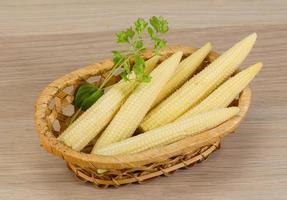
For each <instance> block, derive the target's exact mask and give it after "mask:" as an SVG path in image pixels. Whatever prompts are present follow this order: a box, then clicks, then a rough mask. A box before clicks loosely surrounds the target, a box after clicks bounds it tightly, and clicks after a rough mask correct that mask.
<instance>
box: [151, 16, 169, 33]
mask: <svg viewBox="0 0 287 200" xmlns="http://www.w3.org/2000/svg"><path fill="white" fill-rule="evenodd" d="M149 23H150V24H151V25H152V27H153V28H154V29H155V31H156V32H158V33H166V32H167V31H168V30H169V27H168V22H167V20H166V19H164V18H163V17H162V16H160V17H156V16H153V17H151V18H150V19H149Z"/></svg>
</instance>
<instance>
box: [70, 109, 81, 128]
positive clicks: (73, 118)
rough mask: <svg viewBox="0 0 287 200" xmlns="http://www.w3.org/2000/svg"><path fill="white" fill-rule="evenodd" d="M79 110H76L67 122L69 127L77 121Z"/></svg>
mask: <svg viewBox="0 0 287 200" xmlns="http://www.w3.org/2000/svg"><path fill="white" fill-rule="evenodd" d="M81 112H82V111H81V109H79V110H77V112H75V113H74V114H73V116H72V119H71V120H70V122H69V126H70V125H71V124H72V123H73V122H74V121H75V120H76V119H77V117H78V116H79V115H80V114H81Z"/></svg>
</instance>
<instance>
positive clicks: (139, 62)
mask: <svg viewBox="0 0 287 200" xmlns="http://www.w3.org/2000/svg"><path fill="white" fill-rule="evenodd" d="M134 59H135V64H134V67H133V69H134V72H135V75H136V79H137V80H139V81H141V80H142V78H143V76H144V69H145V62H144V59H143V58H142V57H140V56H139V55H138V54H137V55H135V57H134Z"/></svg>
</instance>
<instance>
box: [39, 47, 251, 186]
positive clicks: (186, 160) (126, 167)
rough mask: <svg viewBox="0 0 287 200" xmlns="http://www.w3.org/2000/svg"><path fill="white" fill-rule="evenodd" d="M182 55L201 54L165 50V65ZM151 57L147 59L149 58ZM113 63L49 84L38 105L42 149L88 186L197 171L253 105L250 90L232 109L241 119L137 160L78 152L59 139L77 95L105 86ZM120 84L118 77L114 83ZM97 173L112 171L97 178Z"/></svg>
mask: <svg viewBox="0 0 287 200" xmlns="http://www.w3.org/2000/svg"><path fill="white" fill-rule="evenodd" d="M178 50H180V51H183V53H184V56H185V57H186V56H188V55H190V54H192V53H193V52H194V51H195V50H196V49H194V48H191V47H185V46H172V47H166V48H165V49H163V50H162V51H161V55H162V60H163V59H165V58H166V57H168V56H170V55H171V54H172V53H174V52H176V51H178ZM151 55H152V53H151V52H150V51H147V52H146V53H145V54H144V58H145V59H148V58H150V57H151ZM217 57H218V54H216V53H214V52H211V53H210V54H209V55H208V56H207V58H206V59H205V61H204V62H203V67H204V66H206V65H207V64H209V63H210V62H212V61H214V60H215V59H216V58H217ZM112 66H113V62H112V61H111V60H104V61H102V62H99V63H96V64H93V65H89V66H87V67H84V68H81V69H79V70H76V71H73V72H71V73H69V74H67V75H65V76H63V77H61V78H59V79H57V80H55V81H54V82H52V83H51V84H49V85H48V86H47V87H46V88H45V89H44V90H43V92H42V93H41V95H40V96H39V98H38V100H37V103H36V112H35V123H36V128H37V132H38V134H39V136H40V141H41V145H42V146H43V147H44V148H45V149H46V150H47V151H48V152H50V153H52V154H54V155H56V156H58V157H60V158H62V159H63V160H65V161H66V162H67V165H68V167H69V169H70V170H71V171H73V172H74V173H75V175H76V176H77V177H78V178H80V179H81V180H83V181H85V182H91V183H94V184H95V185H96V186H98V187H108V186H120V185H124V184H129V183H134V182H138V183H141V182H143V181H145V180H147V179H151V178H154V177H158V176H161V175H169V174H170V173H172V172H174V171H176V170H177V169H180V168H186V167H190V166H193V165H194V164H195V163H199V162H201V161H203V160H205V159H206V158H207V157H208V156H209V155H210V154H211V153H213V152H214V151H215V150H217V149H218V148H219V145H220V140H221V138H223V137H224V136H226V135H228V134H229V133H232V132H233V131H234V130H235V129H236V128H237V127H238V125H239V124H240V122H241V121H242V120H243V118H244V117H245V115H246V113H247V110H248V108H249V105H250V101H251V90H250V88H249V87H247V88H246V89H245V90H244V91H243V92H241V94H240V95H239V97H238V99H237V100H236V101H234V102H233V103H232V104H233V105H236V106H238V107H239V108H240V113H239V114H238V115H237V116H235V117H233V118H231V119H230V120H228V121H226V122H224V123H223V124H221V125H219V126H217V127H215V128H213V129H211V130H208V131H205V132H202V133H200V134H198V135H195V136H192V137H187V138H184V139H182V140H180V141H178V142H175V143H172V144H170V145H167V146H165V147H159V148H154V149H150V150H147V151H144V152H140V153H136V154H132V155H124V156H123V155H119V156H99V155H92V154H88V153H85V152H87V151H88V149H89V148H91V145H90V146H88V147H86V149H84V151H83V152H77V151H74V150H72V149H70V148H69V147H67V146H66V145H64V144H63V143H61V142H60V141H58V140H57V136H58V135H59V134H60V133H61V132H62V131H63V130H65V128H66V127H67V125H68V124H69V121H70V119H71V115H72V114H73V113H74V112H75V109H74V106H73V104H72V103H73V98H74V92H75V90H76V89H77V88H78V86H79V85H80V84H82V83H84V82H86V81H88V82H93V83H95V84H100V83H101V81H102V80H103V77H105V75H106V73H107V71H108V70H109V69H111V68H112ZM113 80H114V81H117V80H118V79H117V78H116V77H115V78H114V79H113ZM97 169H108V171H106V172H104V173H98V172H97V171H98V170H97Z"/></svg>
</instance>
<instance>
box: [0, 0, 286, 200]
mask: <svg viewBox="0 0 287 200" xmlns="http://www.w3.org/2000/svg"><path fill="white" fill-rule="evenodd" d="M152 15H163V16H165V17H166V18H167V19H168V20H169V22H170V25H171V30H172V31H171V32H170V33H169V34H168V41H169V42H170V43H172V44H186V45H191V46H194V47H199V46H200V45H202V44H204V43H205V42H206V41H210V42H212V43H213V45H214V50H216V51H218V52H222V51H223V50H225V49H227V48H228V47H230V46H231V45H232V44H234V43H235V42H236V41H238V40H239V39H241V38H243V37H244V36H246V35H248V34H249V33H251V32H257V33H258V35H259V37H258V41H257V44H256V46H255V48H254V50H253V51H252V53H251V54H250V56H249V57H248V59H247V60H246V62H245V63H244V66H246V65H249V64H252V63H255V62H257V61H262V62H263V63H264V69H263V71H261V73H260V74H259V76H258V77H257V78H256V80H255V81H254V82H253V84H252V89H253V91H254V98H253V102H252V107H251V110H250V112H249V115H248V118H247V119H246V120H245V122H244V123H243V124H242V125H241V126H240V128H239V129H238V130H237V132H236V134H235V135H232V136H230V137H228V138H226V139H225V140H224V142H223V145H222V149H221V150H220V151H217V152H216V153H215V154H213V155H212V156H211V157H210V158H209V159H208V160H207V161H206V162H203V163H202V164H199V165H197V166H195V167H193V168H190V169H188V170H180V171H178V172H177V173H175V174H174V175H173V176H171V177H161V178H157V179H154V180H152V181H148V182H146V183H145V184H143V185H137V184H133V185H129V186H126V187H122V188H119V189H108V190H97V189H95V188H93V187H92V186H91V185H87V184H83V183H81V182H79V181H77V180H76V179H75V178H74V177H73V175H72V174H71V173H70V172H69V171H68V170H67V169H66V166H65V164H64V162H63V161H62V160H60V159H58V158H56V157H53V156H52V155H50V154H47V153H46V152H45V151H44V150H43V149H41V148H40V146H39V140H38V138H37V135H36V132H35V129H34V124H33V123H34V121H33V112H34V107H33V106H34V103H35V99H36V97H37V95H38V94H39V93H40V91H41V90H42V89H43V88H44V87H45V86H46V85H47V84H48V83H49V82H51V81H52V80H54V79H55V78H57V77H59V76H62V75H64V74H65V73H67V72H70V71H72V70H74V69H77V68H79V67H81V66H84V65H87V64H89V63H93V62H97V61H99V60H100V59H103V58H106V57H109V56H110V51H111V50H113V49H115V48H116V45H115V42H114V32H115V31H118V30H120V29H122V28H125V27H127V26H129V25H130V24H131V22H132V21H133V20H135V19H136V18H137V17H139V16H141V17H149V16H152ZM286 52H287V1H286V0H282V1H264V0H261V1H249V0H248V1H225V0H216V1H171V0H165V1H156V0H147V1H138V2H136V1H132V0H130V1H117V0H108V1H95V0H83V1H80V0H70V1H68V0H61V1H58V0H49V1H47V0H29V1H28V0H14V1H10V0H7V1H6V0H1V1H0V134H1V135H0V136H1V139H0V199H1V200H2V199H3V200H11V199H21V200H22V199H33V200H34V199H38V200H42V199H47V200H48V199H49V200H58V199H61V200H66V199H67V200H74V199H76V200H78V199H85V200H89V199H93V200H96V199H125V200H138V199H157V200H175V199H231V198H232V199H234V200H235V199H252V200H255V199H287V114H286V113H287V65H286V61H287V59H286V58H287V54H286Z"/></svg>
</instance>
